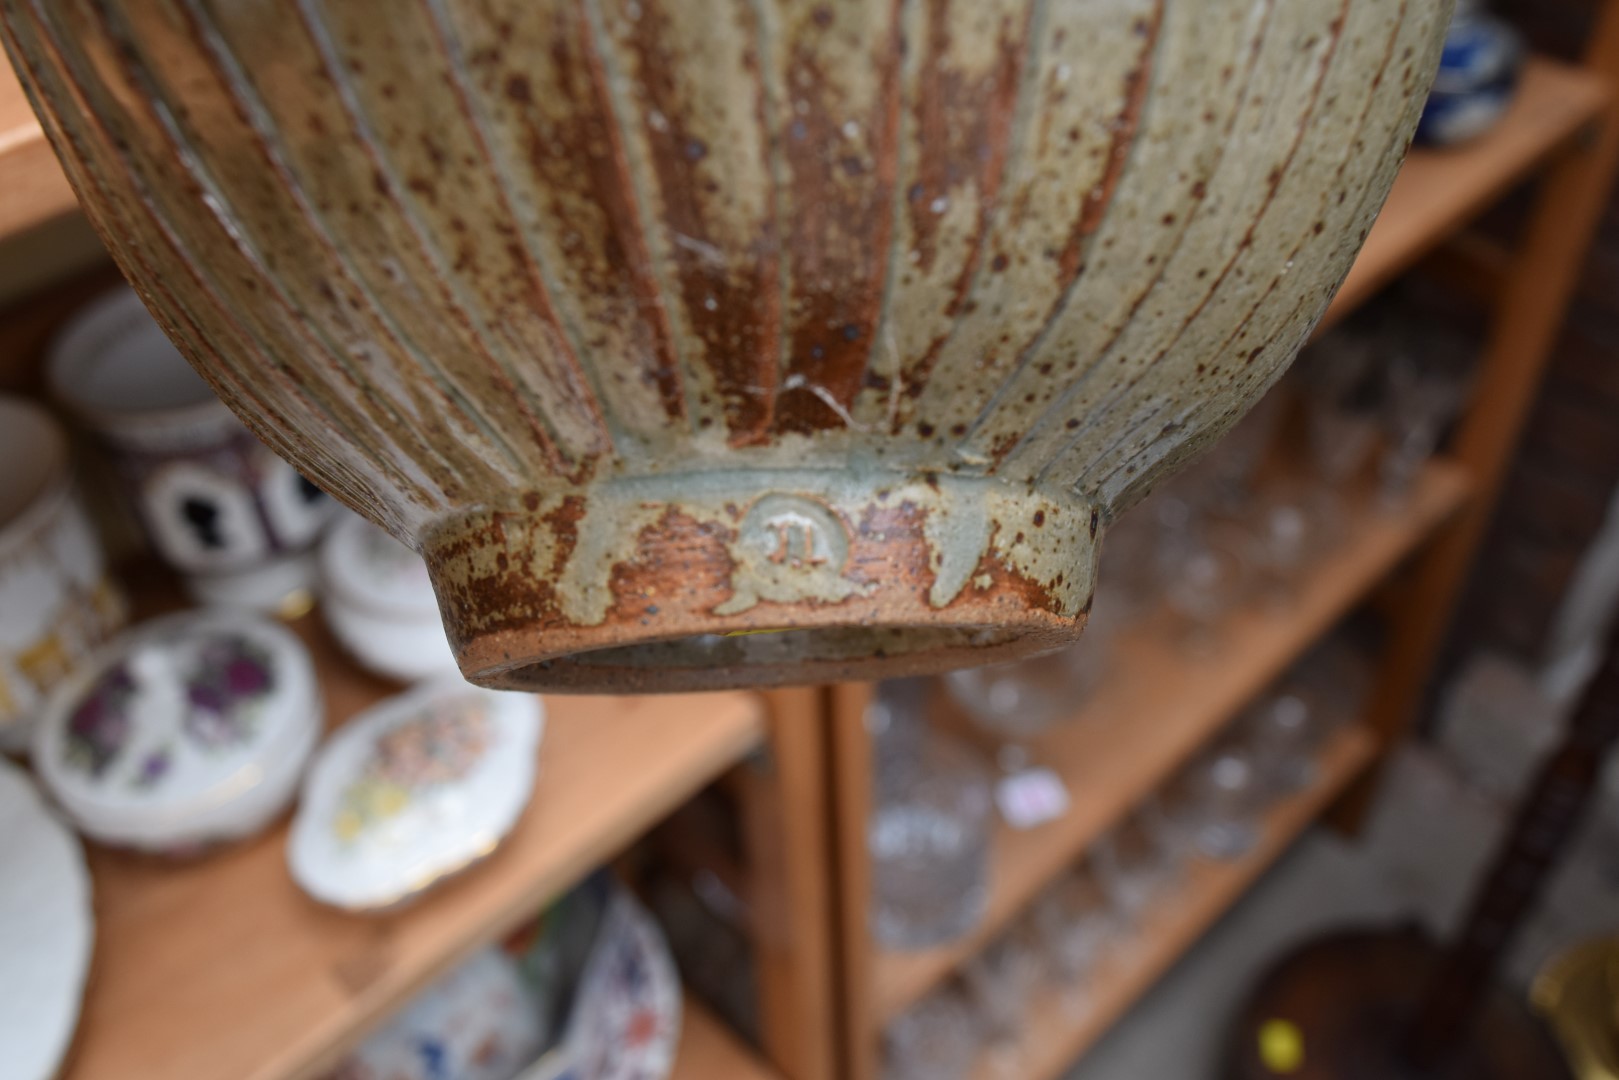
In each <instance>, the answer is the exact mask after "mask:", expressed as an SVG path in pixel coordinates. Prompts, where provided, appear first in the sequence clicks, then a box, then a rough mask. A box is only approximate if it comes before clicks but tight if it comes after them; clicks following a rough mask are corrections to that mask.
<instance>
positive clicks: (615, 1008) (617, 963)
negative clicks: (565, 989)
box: [516, 885, 682, 1080]
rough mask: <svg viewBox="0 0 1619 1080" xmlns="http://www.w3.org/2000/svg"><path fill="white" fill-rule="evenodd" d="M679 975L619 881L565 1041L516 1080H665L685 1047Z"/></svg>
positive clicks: (659, 934)
mask: <svg viewBox="0 0 1619 1080" xmlns="http://www.w3.org/2000/svg"><path fill="white" fill-rule="evenodd" d="M681 1008H682V1001H681V994H680V976H679V973H678V972H677V971H676V970H675V961H674V957H673V956H672V955H670V952H669V943H668V941H667V940H665V939H664V936H663V931H662V930H661V929H660V928H659V926H658V924H657V922H655V921H654V920H653V918H652V916H651V915H649V914H647V911H646V909H645V908H643V907H642V906H641V905H640V904H639V903H637V902H636V901H635V899H634V898H633V897H631V896H630V894H629V893H628V891H627V890H625V889H624V888H623V887H621V886H616V885H615V886H614V887H613V890H612V896H611V898H610V899H609V901H608V906H607V913H606V915H605V917H604V918H603V920H602V925H601V929H600V930H599V931H598V933H597V935H596V944H595V946H594V947H593V948H592V949H591V955H590V961H589V963H588V964H587V965H586V966H585V973H584V977H583V978H582V979H581V981H580V985H579V996H578V998H577V999H576V1000H575V1001H574V1007H573V1010H572V1013H571V1015H570V1016H569V1020H568V1027H567V1031H566V1033H565V1035H564V1037H563V1040H562V1042H561V1044H560V1045H559V1046H557V1047H556V1048H555V1049H554V1050H552V1051H551V1052H550V1053H548V1054H546V1055H545V1057H543V1058H541V1059H540V1060H539V1061H536V1062H535V1063H534V1064H533V1065H531V1066H529V1068H528V1069H526V1070H525V1071H523V1072H522V1073H520V1074H519V1075H518V1077H517V1078H516V1080H663V1078H665V1077H667V1076H668V1075H669V1073H670V1072H671V1071H672V1070H673V1068H674V1063H675V1054H676V1053H677V1052H678V1050H679V1048H680V1023H681Z"/></svg>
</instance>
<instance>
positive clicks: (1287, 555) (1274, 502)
mask: <svg viewBox="0 0 1619 1080" xmlns="http://www.w3.org/2000/svg"><path fill="white" fill-rule="evenodd" d="M1316 498H1317V493H1315V492H1311V491H1307V490H1305V489H1304V488H1303V487H1302V486H1301V485H1298V484H1277V485H1273V486H1272V487H1270V488H1269V489H1268V490H1267V491H1265V492H1264V493H1263V494H1262V495H1261V496H1260V497H1259V498H1258V499H1256V500H1255V502H1254V503H1253V504H1252V505H1251V506H1250V507H1249V508H1248V511H1247V513H1246V514H1244V515H1243V518H1242V525H1243V527H1244V528H1245V530H1246V531H1247V533H1248V536H1249V544H1248V550H1249V552H1250V554H1251V558H1252V560H1253V564H1254V576H1255V578H1256V579H1257V581H1256V584H1257V589H1256V591H1257V592H1258V594H1259V595H1260V596H1261V597H1262V598H1263V599H1264V600H1265V601H1266V603H1268V604H1269V605H1271V606H1273V607H1286V606H1289V605H1291V604H1292V603H1293V601H1294V599H1295V597H1296V596H1297V593H1298V588H1299V584H1300V581H1301V579H1302V578H1303V577H1304V574H1305V571H1306V570H1307V568H1308V567H1309V565H1310V563H1311V562H1312V561H1313V560H1314V559H1315V558H1316V557H1317V556H1318V555H1319V554H1320V553H1321V552H1322V550H1323V549H1324V548H1325V547H1326V546H1327V545H1326V544H1325V542H1324V540H1323V537H1322V535H1321V526H1322V521H1321V518H1320V516H1319V515H1318V514H1316V513H1314V512H1313V509H1312V502H1313V501H1314V500H1315V499H1316Z"/></svg>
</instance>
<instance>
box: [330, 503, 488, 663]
mask: <svg viewBox="0 0 1619 1080" xmlns="http://www.w3.org/2000/svg"><path fill="white" fill-rule="evenodd" d="M319 562H320V604H321V613H322V614H323V615H324V616H325V618H326V623H327V625H328V626H330V627H331V628H332V633H333V634H335V635H336V636H337V640H338V641H340V642H342V644H343V647H344V648H345V649H347V650H348V652H349V653H350V654H351V655H352V656H353V657H354V659H355V660H356V661H358V662H359V663H360V664H361V665H362V666H363V667H365V668H366V669H367V670H369V671H373V672H375V673H376V674H378V675H382V676H385V677H387V678H391V679H397V680H399V681H400V682H416V681H417V680H420V679H427V678H432V677H434V676H439V675H444V676H454V675H459V674H460V669H459V668H458V667H457V666H456V662H455V653H454V652H453V651H451V649H450V642H449V639H448V638H447V637H445V635H444V621H443V619H441V618H440V617H439V610H438V599H437V598H436V597H435V596H434V595H433V583H432V581H431V580H429V578H428V576H427V564H426V563H425V562H423V561H422V557H421V556H420V555H418V554H416V553H415V552H414V551H412V550H410V549H409V548H408V547H406V546H405V545H404V544H401V543H400V542H399V541H398V540H395V539H394V538H393V537H392V536H389V535H388V534H387V533H386V532H385V531H383V530H382V529H379V528H378V527H377V526H375V525H373V524H371V523H370V522H369V521H366V520H365V519H364V518H362V517H360V516H359V515H357V514H345V515H344V516H343V517H342V519H341V520H339V521H338V523H337V524H336V525H334V526H333V527H332V529H331V531H330V532H329V533H328V534H327V536H326V539H324V540H323V541H321V546H320V560H319Z"/></svg>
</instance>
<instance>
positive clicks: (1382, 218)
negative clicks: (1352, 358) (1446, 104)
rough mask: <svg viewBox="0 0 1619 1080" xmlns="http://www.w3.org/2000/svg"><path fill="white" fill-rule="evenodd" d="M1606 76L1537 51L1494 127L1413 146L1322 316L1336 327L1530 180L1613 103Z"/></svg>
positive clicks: (1326, 321) (1327, 323)
mask: <svg viewBox="0 0 1619 1080" xmlns="http://www.w3.org/2000/svg"><path fill="white" fill-rule="evenodd" d="M1611 100H1612V99H1611V95H1610V93H1609V90H1608V85H1607V82H1606V81H1605V80H1604V79H1603V78H1602V77H1601V76H1600V75H1598V74H1596V73H1595V72H1592V71H1588V70H1586V69H1585V68H1582V67H1576V66H1575V65H1572V64H1564V63H1559V62H1557V61H1555V60H1548V59H1545V58H1543V57H1532V58H1531V59H1530V60H1529V62H1528V63H1527V65H1526V66H1525V68H1524V72H1523V81H1522V82H1521V83H1520V84H1519V87H1518V90H1517V95H1516V97H1515V98H1514V100H1513V103H1512V106H1511V108H1510V109H1509V110H1508V111H1507V114H1506V115H1505V116H1504V117H1503V118H1502V119H1501V121H1500V123H1499V124H1497V125H1496V126H1495V127H1494V128H1493V129H1492V130H1491V131H1489V132H1488V133H1487V134H1485V135H1484V136H1482V137H1480V138H1479V139H1476V140H1474V141H1472V142H1469V143H1465V144H1463V145H1461V146H1458V147H1454V148H1446V149H1442V150H1431V149H1422V148H1417V149H1414V150H1412V151H1411V153H1410V155H1409V156H1408V157H1407V158H1406V161H1405V164H1404V165H1403V166H1402V167H1401V169H1400V173H1399V176H1398V177H1396V178H1395V181H1394V188H1393V190H1392V191H1390V192H1389V197H1388V201H1387V202H1386V203H1384V204H1383V211H1382V213H1381V214H1379V215H1378V218H1377V223H1376V224H1375V225H1374V226H1373V227H1372V232H1371V235H1370V236H1368V237H1367V239H1366V246H1365V247H1363V248H1361V251H1360V255H1359V256H1358V257H1357V258H1356V259H1355V265H1354V267H1353V268H1352V269H1351V270H1350V272H1349V277H1348V278H1347V279H1346V280H1345V281H1344V284H1343V287H1342V288H1340V289H1339V290H1338V295H1337V296H1336V297H1335V298H1334V299H1333V302H1332V306H1331V307H1330V308H1329V309H1328V310H1327V314H1326V316H1325V317H1324V318H1323V319H1322V320H1321V328H1323V329H1324V328H1326V327H1328V326H1331V325H1332V324H1333V323H1335V322H1337V321H1339V320H1340V319H1342V318H1343V317H1344V316H1346V315H1347V314H1349V312H1351V311H1353V310H1354V309H1355V308H1357V307H1359V306H1360V305H1361V304H1362V303H1364V302H1365V301H1366V300H1367V299H1368V298H1370V297H1371V296H1372V294H1374V293H1376V292H1377V291H1378V290H1379V289H1381V288H1383V286H1385V285H1387V284H1389V283H1390V282H1391V281H1393V280H1394V278H1396V277H1397V276H1399V275H1400V274H1402V273H1404V272H1405V271H1406V270H1409V269H1410V268H1411V267H1412V266H1414V265H1415V264H1416V263H1417V262H1418V261H1419V260H1420V259H1421V258H1422V257H1423V256H1425V255H1427V254H1429V253H1430V252H1432V251H1433V250H1434V249H1435V248H1436V247H1437V246H1438V245H1439V244H1440V242H1442V241H1444V240H1445V239H1446V238H1448V237H1450V236H1451V235H1452V234H1454V233H1455V232H1456V231H1457V230H1458V229H1460V228H1462V227H1463V226H1465V225H1467V224H1468V223H1469V222H1470V221H1472V220H1473V219H1474V218H1475V217H1477V216H1478V215H1479V214H1480V213H1481V212H1482V211H1483V210H1485V209H1486V208H1488V207H1489V206H1490V205H1491V204H1492V203H1494V202H1495V201H1496V200H1497V199H1499V198H1501V196H1503V195H1505V194H1506V193H1507V192H1508V191H1509V190H1510V189H1511V188H1513V187H1514V186H1515V185H1517V184H1518V183H1520V182H1522V181H1523V180H1525V179H1526V178H1527V177H1528V176H1529V175H1530V174H1531V173H1533V172H1534V171H1535V170H1536V169H1537V168H1539V167H1540V166H1541V165H1542V164H1543V163H1544V162H1545V161H1546V160H1547V158H1549V157H1550V156H1552V155H1553V154H1554V153H1556V152H1557V151H1558V150H1560V149H1562V148H1563V147H1565V146H1566V145H1567V144H1568V143H1569V141H1570V140H1571V139H1574V138H1575V137H1576V136H1579V135H1581V134H1582V133H1586V132H1589V130H1590V126H1591V124H1592V123H1593V122H1594V121H1596V120H1597V119H1599V118H1600V117H1601V116H1602V114H1603V111H1604V110H1605V109H1606V108H1607V107H1608V105H1609V103H1610V102H1611Z"/></svg>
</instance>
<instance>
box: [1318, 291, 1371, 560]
mask: <svg viewBox="0 0 1619 1080" xmlns="http://www.w3.org/2000/svg"><path fill="white" fill-rule="evenodd" d="M1382 346H1383V340H1382V335H1380V334H1378V333H1375V332H1374V331H1373V330H1372V329H1369V328H1368V327H1367V326H1366V325H1364V324H1359V323H1357V324H1354V325H1349V326H1343V327H1339V328H1337V329H1334V330H1332V331H1331V332H1329V333H1328V334H1326V335H1325V336H1323V337H1322V338H1321V339H1320V340H1319V341H1317V342H1316V343H1314V344H1312V345H1311V346H1310V347H1309V349H1307V350H1306V351H1305V353H1303V354H1302V355H1301V358H1300V361H1301V362H1300V363H1299V365H1298V368H1299V371H1300V376H1299V381H1300V382H1301V384H1302V387H1303V402H1304V421H1305V444H1306V449H1307V450H1308V453H1309V458H1310V462H1311V465H1312V466H1313V472H1314V474H1315V477H1316V479H1317V481H1318V483H1317V485H1316V487H1315V488H1314V489H1313V492H1312V497H1311V499H1310V500H1309V503H1308V508H1309V510H1310V512H1311V514H1312V516H1313V517H1314V518H1315V519H1316V529H1317V532H1318V534H1319V535H1320V536H1321V537H1322V538H1323V540H1324V541H1326V542H1327V543H1331V542H1332V541H1334V540H1336V539H1338V538H1339V537H1341V536H1342V533H1343V528H1342V526H1343V520H1344V517H1345V508H1344V499H1345V492H1346V489H1347V488H1348V487H1349V485H1350V482H1351V481H1352V480H1354V479H1355V477H1356V476H1357V475H1359V474H1360V473H1361V472H1362V471H1363V470H1364V469H1365V468H1366V467H1367V465H1368V463H1369V462H1370V460H1371V457H1372V454H1373V452H1374V451H1375V450H1376V448H1377V441H1378V436H1379V427H1380V425H1379V417H1378V413H1379V400H1380V397H1381V391H1382V387H1381V382H1382V375H1381V370H1380V366H1381V354H1382Z"/></svg>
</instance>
